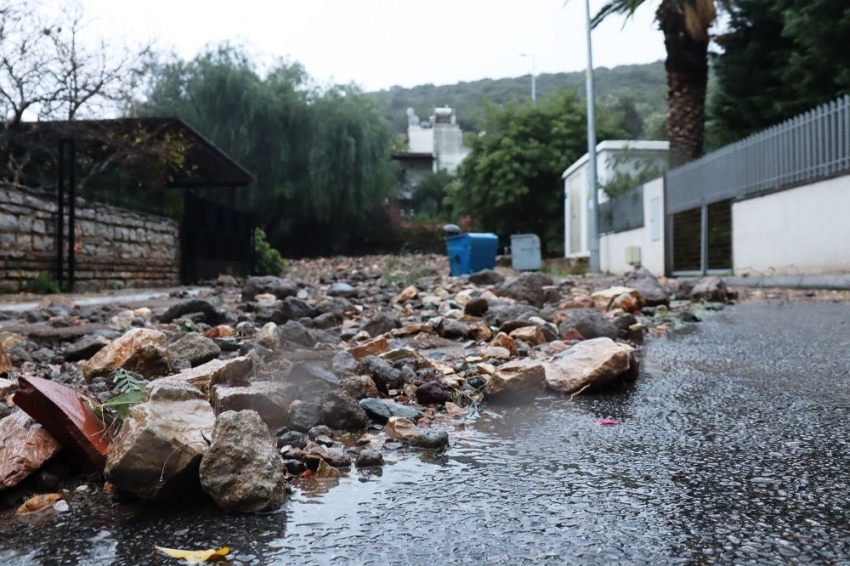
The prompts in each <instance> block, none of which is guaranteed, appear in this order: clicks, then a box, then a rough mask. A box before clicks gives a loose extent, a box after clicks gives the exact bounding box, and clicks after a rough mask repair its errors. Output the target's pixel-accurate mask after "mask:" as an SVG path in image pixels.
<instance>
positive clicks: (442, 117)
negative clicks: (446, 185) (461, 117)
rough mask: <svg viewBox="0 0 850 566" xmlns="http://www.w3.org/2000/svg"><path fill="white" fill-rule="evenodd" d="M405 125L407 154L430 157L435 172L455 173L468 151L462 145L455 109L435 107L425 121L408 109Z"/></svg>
mask: <svg viewBox="0 0 850 566" xmlns="http://www.w3.org/2000/svg"><path fill="white" fill-rule="evenodd" d="M407 122H408V126H407V139H408V151H409V152H410V153H411V154H415V155H425V154H431V155H433V157H434V162H433V171H434V172H437V171H440V170H442V169H445V170H446V171H448V172H449V173H451V174H452V175H454V174H455V173H457V168H458V165H460V162H461V161H463V160H464V158H465V157H466V156H467V155H469V153H470V151H471V150H470V149H469V148H468V147H466V146H465V145H463V132H462V131H461V129H460V126H458V125H457V118H456V116H455V112H454V110H453V109H452V108H435V109H434V113H433V114H432V115H431V116H430V118H429V119H428V120H422V121H420V120H419V117H418V116H417V115H416V113H415V112H414V111H413V108H408V109H407Z"/></svg>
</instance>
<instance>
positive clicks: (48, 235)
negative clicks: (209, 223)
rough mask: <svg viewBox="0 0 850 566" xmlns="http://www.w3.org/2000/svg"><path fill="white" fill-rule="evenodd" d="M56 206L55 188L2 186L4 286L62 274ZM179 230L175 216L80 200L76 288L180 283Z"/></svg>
mask: <svg viewBox="0 0 850 566" xmlns="http://www.w3.org/2000/svg"><path fill="white" fill-rule="evenodd" d="M56 210H57V207H56V199H55V196H54V195H53V194H51V193H49V192H46V191H41V190H37V189H22V188H8V187H5V188H0V291H23V290H26V289H27V287H28V285H29V282H30V281H31V280H32V279H33V278H34V277H35V276H36V275H38V274H39V273H46V274H49V275H51V276H53V277H56V239H55V238H56V219H57V212H56ZM67 212H68V211H67V206H66V210H65V223H64V224H65V230H66V238H65V244H66V250H65V253H64V254H63V257H65V258H67V229H68V228H67V226H68V220H67ZM179 232H180V225H179V222H178V221H176V220H173V219H171V218H165V217H161V216H153V215H149V214H141V213H137V212H133V211H130V210H125V209H122V208H116V207H113V206H108V205H104V204H100V203H91V202H85V201H83V200H82V199H77V211H76V226H75V231H74V234H75V240H76V241H75V246H74V249H75V251H76V270H75V277H76V285H75V288H74V290H75V291H78V292H80V291H87V290H96V289H105V288H112V289H115V288H123V287H168V286H174V285H179V284H180V238H179ZM65 268H66V269H67V261H65ZM66 273H67V272H66ZM66 277H67V275H66Z"/></svg>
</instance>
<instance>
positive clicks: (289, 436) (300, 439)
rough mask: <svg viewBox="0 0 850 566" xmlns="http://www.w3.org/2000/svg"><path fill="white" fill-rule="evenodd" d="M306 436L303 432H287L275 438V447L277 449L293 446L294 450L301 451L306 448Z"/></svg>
mask: <svg viewBox="0 0 850 566" xmlns="http://www.w3.org/2000/svg"><path fill="white" fill-rule="evenodd" d="M307 442H308V439H307V435H306V434H304V433H303V432H298V431H297V430H288V431H286V432H284V433H282V434H280V435H278V437H277V446H278V448H283V447H284V446H293V447H295V448H298V449H301V448H304V447H305V446H307Z"/></svg>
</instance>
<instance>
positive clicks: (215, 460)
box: [200, 411, 286, 513]
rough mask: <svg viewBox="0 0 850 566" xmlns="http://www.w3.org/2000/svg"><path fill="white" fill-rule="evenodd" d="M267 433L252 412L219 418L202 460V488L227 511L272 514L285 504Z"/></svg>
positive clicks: (283, 485) (274, 452) (282, 480)
mask: <svg viewBox="0 0 850 566" xmlns="http://www.w3.org/2000/svg"><path fill="white" fill-rule="evenodd" d="M282 465H283V463H282V462H281V459H280V456H279V455H278V453H277V448H276V446H275V443H274V440H273V439H272V436H271V434H269V429H268V428H267V427H266V425H265V423H264V422H263V421H262V419H261V418H260V416H259V415H258V414H257V413H255V412H254V411H238V412H237V411H227V412H225V413H222V414H220V415H219V416H218V419H216V422H215V428H214V429H213V433H212V442H211V444H210V447H209V449H208V450H207V451H206V454H204V457H203V459H202V460H201V467H200V478H201V487H203V489H204V491H205V492H207V493H208V494H209V495H210V497H212V498H213V500H214V501H215V502H216V504H217V505H218V506H219V507H221V508H222V509H225V510H226V511H239V512H243V513H251V512H256V511H273V510H275V509H278V508H279V507H280V506H281V505H283V502H284V501H285V500H286V478H285V477H284V475H283V471H282Z"/></svg>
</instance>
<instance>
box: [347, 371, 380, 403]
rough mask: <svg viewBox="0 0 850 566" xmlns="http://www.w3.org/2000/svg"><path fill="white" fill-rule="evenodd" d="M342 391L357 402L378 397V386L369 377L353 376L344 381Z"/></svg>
mask: <svg viewBox="0 0 850 566" xmlns="http://www.w3.org/2000/svg"><path fill="white" fill-rule="evenodd" d="M342 389H343V391H345V392H346V393H348V394H349V395H351V396H352V397H354V398H355V399H357V400H360V399H365V398H367V397H377V396H378V394H379V392H378V386H377V385H375V380H374V379H372V378H371V377H369V376H368V375H352V376H351V377H344V378H343V379H342Z"/></svg>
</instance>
